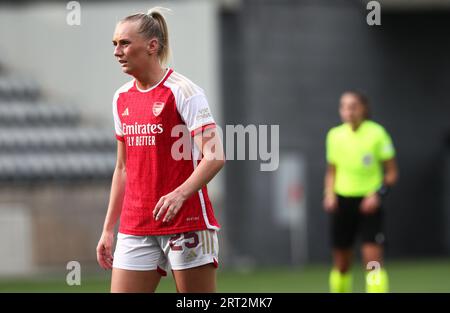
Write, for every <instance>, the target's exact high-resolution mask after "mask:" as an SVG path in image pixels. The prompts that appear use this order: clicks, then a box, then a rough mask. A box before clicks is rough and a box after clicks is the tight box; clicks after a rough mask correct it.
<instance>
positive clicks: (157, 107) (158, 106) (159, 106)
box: [153, 102, 164, 116]
mask: <svg viewBox="0 0 450 313" xmlns="http://www.w3.org/2000/svg"><path fill="white" fill-rule="evenodd" d="M163 108H164V102H154V103H153V115H155V116H158V115H160V114H161V112H162V110H163Z"/></svg>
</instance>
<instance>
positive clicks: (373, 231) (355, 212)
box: [331, 196, 385, 249]
mask: <svg viewBox="0 0 450 313" xmlns="http://www.w3.org/2000/svg"><path fill="white" fill-rule="evenodd" d="M362 199H363V198H362V197H342V196H338V207H337V209H336V211H335V212H333V213H332V214H331V242H332V245H333V248H337V249H348V248H351V247H352V246H353V244H354V243H355V239H356V237H357V235H360V236H361V240H362V242H363V243H376V244H380V245H382V244H384V243H385V236H384V232H383V227H382V226H383V225H382V219H383V218H382V216H383V210H382V207H380V208H378V209H377V210H376V212H374V213H373V214H363V213H361V212H360V208H359V207H360V204H361V201H362Z"/></svg>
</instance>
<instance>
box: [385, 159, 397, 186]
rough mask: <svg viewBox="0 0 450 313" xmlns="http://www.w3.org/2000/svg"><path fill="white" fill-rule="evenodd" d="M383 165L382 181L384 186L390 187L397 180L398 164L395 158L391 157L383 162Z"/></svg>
mask: <svg viewBox="0 0 450 313" xmlns="http://www.w3.org/2000/svg"><path fill="white" fill-rule="evenodd" d="M383 167H384V179H383V182H384V184H385V185H386V186H388V187H392V186H394V185H395V184H396V183H397V181H398V166H397V160H396V159H395V158H391V159H389V160H386V161H384V162H383Z"/></svg>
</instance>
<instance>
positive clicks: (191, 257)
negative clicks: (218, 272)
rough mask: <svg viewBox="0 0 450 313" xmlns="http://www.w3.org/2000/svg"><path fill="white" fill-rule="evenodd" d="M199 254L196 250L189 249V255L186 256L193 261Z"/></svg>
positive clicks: (187, 259)
mask: <svg viewBox="0 0 450 313" xmlns="http://www.w3.org/2000/svg"><path fill="white" fill-rule="evenodd" d="M196 257H197V254H196V253H195V252H194V250H191V251H189V253H188V255H187V256H186V261H191V260H192V259H194V258H196Z"/></svg>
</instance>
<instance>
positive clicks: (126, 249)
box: [111, 233, 167, 292]
mask: <svg viewBox="0 0 450 313" xmlns="http://www.w3.org/2000/svg"><path fill="white" fill-rule="evenodd" d="M166 263H167V261H166V257H165V255H164V253H163V251H162V249H161V247H160V246H159V243H158V241H157V239H156V237H154V236H134V235H127V234H122V233H119V234H118V235H117V244H116V249H115V251H114V261H113V272H112V278H111V291H112V292H153V291H154V290H155V289H156V286H157V285H158V283H159V281H160V278H161V276H165V275H166V272H165V267H166Z"/></svg>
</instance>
